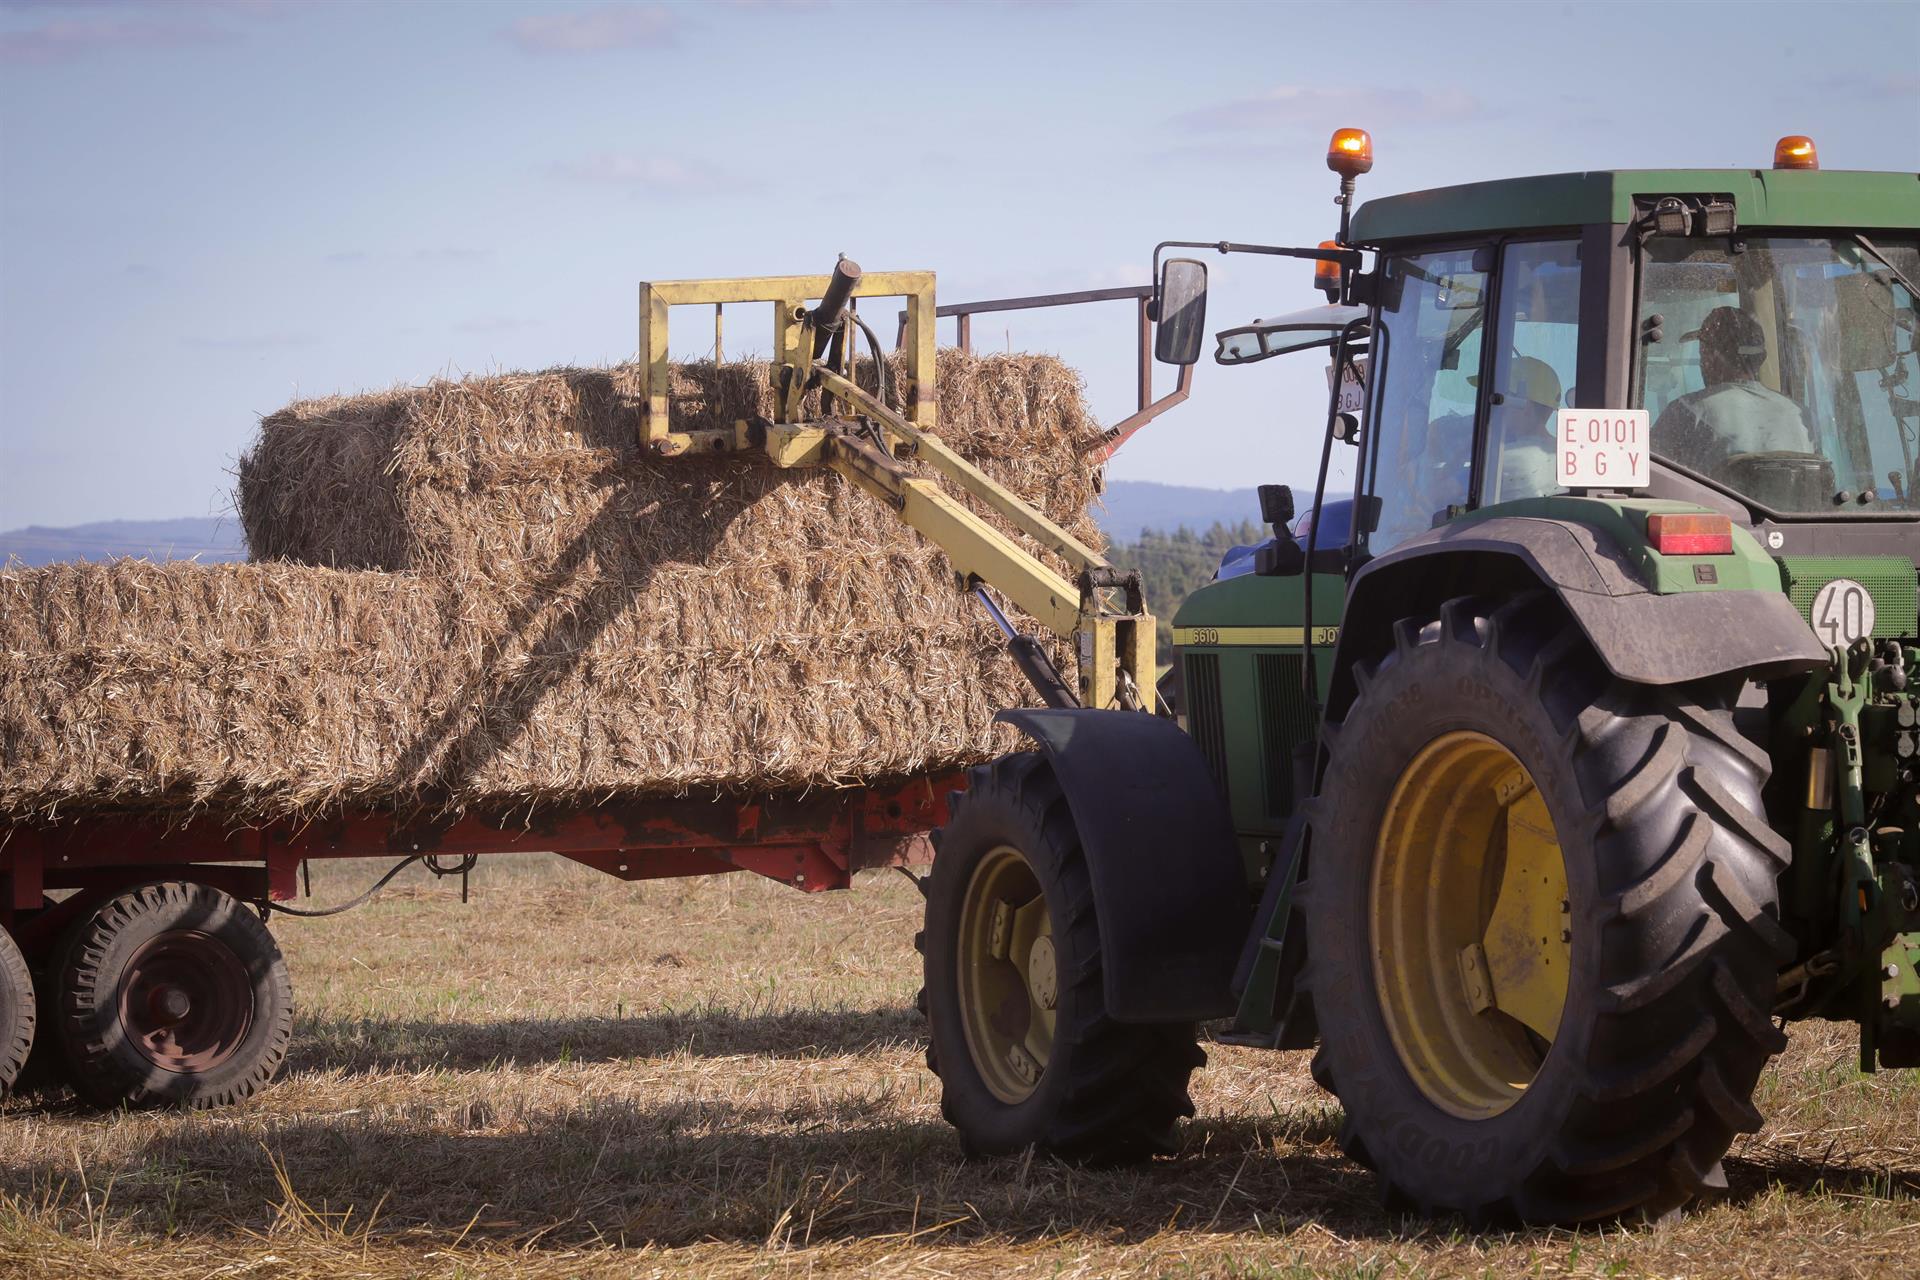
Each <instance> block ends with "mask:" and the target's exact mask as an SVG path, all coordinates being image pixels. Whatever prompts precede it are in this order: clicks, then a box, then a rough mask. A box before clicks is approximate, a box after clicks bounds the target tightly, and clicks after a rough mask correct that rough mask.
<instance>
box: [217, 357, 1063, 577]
mask: <svg viewBox="0 0 1920 1280" xmlns="http://www.w3.org/2000/svg"><path fill="white" fill-rule="evenodd" d="M769 370H770V366H768V365H766V364H764V363H740V364H727V365H714V364H711V363H702V364H683V365H676V366H675V367H674V376H673V386H672V399H673V405H674V407H673V414H674V421H675V424H676V425H677V426H681V427H684V428H687V429H694V428H700V427H715V426H724V425H730V424H731V423H732V422H733V421H734V420H735V419H738V418H744V417H753V416H756V415H768V414H770V413H771V412H772V409H773V399H772V392H771V390H770V386H771V378H770V375H769ZM936 385H937V388H938V392H937V395H938V403H939V426H938V433H939V435H940V437H941V438H942V439H943V440H945V441H946V442H947V443H948V444H950V445H952V446H953V447H954V448H955V449H956V450H958V451H959V452H960V453H962V454H963V455H965V456H966V457H967V458H968V459H969V460H971V461H973V462H974V463H975V464H976V465H978V466H980V467H981V468H982V469H983V470H985V471H986V472H987V473H988V474H990V475H992V476H993V477H994V478H995V479H997V480H999V481H1000V482H1001V483H1003V484H1005V485H1007V486H1008V487H1010V488H1012V489H1014V490H1015V491H1016V492H1019V493H1020V494H1022V496H1024V497H1026V498H1027V499H1028V500H1029V501H1032V502H1035V503H1036V504H1038V505H1040V506H1041V507H1042V508H1043V509H1044V510H1045V511H1046V512H1047V513H1048V514H1049V515H1050V516H1051V517H1052V518H1053V519H1054V520H1056V521H1058V522H1060V523H1061V524H1063V525H1065V526H1067V527H1068V528H1069V529H1070V530H1072V531H1073V532H1075V533H1076V534H1078V535H1079V536H1081V537H1082V538H1083V539H1087V540H1091V539H1095V538H1097V537H1098V534H1097V530H1096V527H1095V525H1094V524H1093V523H1092V521H1091V519H1090V517H1089V516H1088V514H1087V506H1088V504H1089V503H1090V502H1091V501H1092V499H1093V497H1094V495H1095V493H1096V491H1097V478H1096V475H1095V470H1096V468H1095V465H1094V464H1093V463H1092V462H1090V461H1089V460H1088V457H1087V455H1086V453H1085V450H1086V448H1087V446H1088V445H1089V444H1090V443H1091V442H1092V441H1094V440H1095V439H1096V438H1097V436H1098V433H1099V426H1098V424H1096V423H1095V422H1094V421H1093V420H1092V418H1091V417H1090V416H1089V415H1088V414H1087V412H1086V409H1085V406H1084V403H1083V400H1082V398H1081V394H1080V382H1079V378H1078V375H1076V374H1075V373H1074V372H1073V370H1071V369H1070V368H1068V367H1067V366H1066V365H1064V364H1062V363H1061V362H1060V361H1058V360H1056V359H1054V358H1052V357H1049V356H1035V355H997V356H977V355H971V354H968V353H965V352H961V351H956V350H943V351H942V352H940V356H939V364H938V375H937V378H936ZM638 430H639V380H638V376H637V371H636V368H635V366H632V365H622V366H617V367H615V368H612V369H556V370H549V371H547V372H545V373H534V374H508V375H504V376H499V377H489V378H469V379H466V380H464V381H459V382H447V381H441V382H435V383H431V384H429V385H427V386H424V387H419V388H413V389H408V390H401V391H393V392H386V393H381V394H378V395H369V396H358V397H352V398H342V397H335V398H331V399H325V400H308V401H302V402H299V403H296V404H294V405H291V406H289V407H288V408H286V409H283V410H281V411H280V412H278V413H275V414H272V415H270V416H269V417H267V418H266V419H265V420H264V421H263V422H262V423H261V428H260V437H259V440H258V441H257V442H256V444H255V445H254V447H253V448H252V449H251V450H250V451H249V452H248V454H247V455H246V456H245V457H243V458H242V459H241V463H240V483H239V494H238V496H239V505H240V514H241V521H242V524H243V525H244V527H245V529H246V532H247V542H248V545H249V547H251V549H252V552H253V556H254V558H255V559H256V560H279V559H284V560H292V561H295V562H298V563H302V564H318V565H329V566H332V567H335V568H354V569H387V570H402V569H408V570H414V571H417V572H421V573H427V574H433V575H436V576H446V577H461V578H465V577H473V576H478V577H483V578H488V579H491V580H494V581H497V582H501V583H512V584H523V583H528V582H533V583H538V584H543V587H542V589H545V585H550V584H551V582H552V581H553V579H554V578H555V576H556V575H559V576H560V577H564V578H567V579H573V578H575V577H577V576H579V575H580V574H582V573H585V574H587V575H589V576H593V577H603V576H607V575H615V576H623V577H626V578H629V579H637V578H640V577H647V578H649V579H658V578H660V577H662V576H665V577H672V576H674V575H677V574H679V573H680V572H682V570H683V569H685V568H688V567H698V568H699V569H701V570H703V571H708V572H710V571H713V570H716V569H723V568H738V569H740V570H742V571H743V572H744V574H745V575H746V576H747V578H748V579H757V578H758V577H759V576H760V575H761V572H762V568H763V566H767V565H769V564H774V563H778V564H786V563H789V562H790V561H791V560H792V558H793V557H795V556H796V555H797V556H802V557H804V556H806V555H807V554H809V553H811V552H813V551H815V550H822V551H826V552H840V553H842V554H845V553H851V552H854V551H855V550H858V551H860V552H861V553H863V554H881V555H885V554H889V553H893V552H901V553H907V552H910V551H913V550H916V549H918V548H920V547H921V546H922V545H923V544H922V543H921V541H920V539H919V537H918V535H916V534H915V533H913V532H912V531H911V530H910V529H908V528H906V526H904V525H903V524H901V523H900V521H899V520H898V519H897V518H895V517H894V516H893V515H892V514H891V513H889V512H887V511H886V510H884V509H883V508H881V507H880V506H879V505H878V504H877V503H875V502H874V501H873V500H872V499H871V498H869V497H867V496H866V495H865V494H862V493H859V492H856V491H851V490H850V489H849V488H848V487H847V486H844V485H843V484H842V483H841V482H840V481H839V480H838V479H837V478H836V477H834V476H833V475H831V474H830V473H827V472H825V471H822V470H809V471H801V472H781V471H778V470H776V469H774V468H772V467H770V466H768V465H766V464H765V463H764V462H762V463H759V464H758V465H756V464H755V463H754V462H753V461H752V460H751V459H743V458H740V457H738V456H734V457H725V458H718V459H707V458H678V459H671V460H662V459H657V458H652V457H648V456H644V455H643V454H642V453H641V451H640V449H639V446H638V441H637V434H638ZM770 557H771V560H770V559H769V558H770ZM816 576H817V575H816ZM660 585H662V584H659V583H656V584H655V587H654V589H655V590H657V589H659V587H660ZM740 586H741V589H743V590H745V589H749V586H750V584H749V583H748V582H742V583H741V584H740ZM669 593H671V589H670V588H669Z"/></svg>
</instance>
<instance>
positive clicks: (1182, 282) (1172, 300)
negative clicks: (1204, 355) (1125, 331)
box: [1153, 258, 1207, 365]
mask: <svg viewBox="0 0 1920 1280" xmlns="http://www.w3.org/2000/svg"><path fill="white" fill-rule="evenodd" d="M1154 303H1155V310H1154V321H1155V324H1154V335H1153V357H1154V359H1156V360H1158V361H1160V363H1162V364H1177V365H1190V364H1194V363H1197V362H1198V361H1199V359H1200V348H1201V346H1202V345H1203V344H1204V343H1205V342H1206V340H1207V264H1206V263H1204V262H1201V261H1200V260H1199V259H1198V258H1168V259H1167V260H1166V261H1165V262H1163V263H1161V264H1160V279H1159V280H1158V281H1157V282H1156V284H1155V286H1154Z"/></svg>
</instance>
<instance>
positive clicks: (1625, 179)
mask: <svg viewBox="0 0 1920 1280" xmlns="http://www.w3.org/2000/svg"><path fill="white" fill-rule="evenodd" d="M1705 194H1717V195H1731V196H1732V197H1733V200H1734V216H1735V217H1736V218H1737V219H1738V220H1739V223H1740V225H1741V226H1742V227H1766V226H1774V227H1840V228H1859V229H1862V230H1872V229H1879V228H1888V229H1893V228H1911V227H1920V174H1912V173H1866V172H1848V171H1840V170H1826V171H1808V170H1774V169H1627V170H1612V171H1604V172H1595V173H1559V174H1550V175H1547V176H1543V177H1532V178H1505V179H1501V180H1499V181H1495V182H1474V183H1467V184H1464V185H1462V186H1457V187H1437V188H1435V189H1433V190H1431V191H1414V192H1410V193H1408V194H1406V195H1398V196H1384V197H1382V198H1380V199H1378V200H1369V201H1367V202H1366V203H1365V204H1363V205H1361V206H1360V208H1359V209H1358V210H1357V211H1356V212H1355V213H1354V215H1353V232H1352V236H1353V240H1354V242H1355V243H1356V244H1381V243H1386V242H1391V241H1396V240H1412V239H1432V238H1436V237H1444V236H1453V235H1466V234H1470V233H1473V232H1477V231H1520V230H1528V229H1535V228H1546V227H1574V226H1582V225H1585V224H1587V223H1620V222H1630V221H1632V219H1633V201H1634V198H1635V197H1636V196H1644V195H1705Z"/></svg>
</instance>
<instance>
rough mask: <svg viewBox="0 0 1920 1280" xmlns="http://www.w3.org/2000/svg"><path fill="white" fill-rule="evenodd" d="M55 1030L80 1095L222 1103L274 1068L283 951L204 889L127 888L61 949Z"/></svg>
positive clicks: (239, 910) (111, 1101)
mask: <svg viewBox="0 0 1920 1280" xmlns="http://www.w3.org/2000/svg"><path fill="white" fill-rule="evenodd" d="M55 985H56V987H57V990H58V992H59V997H58V998H59V1033H60V1042H61V1047H62V1049H63V1050H64V1056H65V1059H66V1066H67V1075H68V1077H69V1079H70V1080H71V1081H72V1083H73V1087H74V1089H75V1091H77V1092H78V1093H79V1094H80V1096H81V1097H83V1098H85V1099H86V1100H87V1101H89V1102H91V1103H93V1104H94V1105H96V1106H102V1107H117V1106H123V1105H124V1106H130V1107H160V1106H175V1107H191V1108H204V1107H218V1106H227V1105H230V1104H232V1103H235V1102H238V1101H240V1100H241V1099H243V1098H246V1097H249V1096H251V1095H252V1094H253V1093H255V1092H257V1091H258V1090H260V1089H261V1088H263V1087H265V1085H266V1084H267V1082H268V1081H270V1080H271V1079H272V1078H273V1076H274V1073H275V1072H277V1071H278V1070H279V1068H280V1064H281V1062H282V1060H284V1059H285V1057H286V1054H287V1045H288V1042H289V1041H290V1040H291V1039H292V1034H293V988H292V983H291V980H290V979H289V977H288V974H287V962H286V959H285V958H284V957H283V956H282V955H281V954H280V948H279V947H278V946H277V945H276V944H275V943H274V940H273V935H272V934H271V933H269V932H268V931H267V926H266V925H265V924H264V923H262V921H261V920H260V917H259V916H257V915H255V914H254V913H253V912H252V911H250V910H248V909H247V907H246V906H245V905H244V904H242V903H241V902H240V901H239V900H237V899H235V898H233V897H232V896H230V895H228V894H226V893H223V892H221V891H220V890H218V889H215V888H213V887H211V886H209V885H204V884H194V883H190V882H187V881H179V880H169V881H163V882H159V883H155V884H147V885H141V886H140V887H138V888H135V889H129V890H127V891H126V892H125V893H122V894H119V895H117V896H115V897H113V898H110V899H108V900H107V901H106V902H104V903H102V904H101V905H100V906H99V908H98V909H96V910H95V911H94V912H93V913H92V914H90V915H88V916H85V917H83V918H82V919H80V920H79V921H78V922H77V923H76V924H75V926H74V928H73V931H72V933H71V934H70V935H69V936H68V938H67V939H66V941H65V943H64V945H63V946H62V948H61V955H60V959H59V964H58V969H57V973H56V975H55Z"/></svg>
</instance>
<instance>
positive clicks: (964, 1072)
mask: <svg viewBox="0 0 1920 1280" xmlns="http://www.w3.org/2000/svg"><path fill="white" fill-rule="evenodd" d="M934 842H935V848H936V849H937V851H938V853H937V856H936V857H935V859H934V864H933V872H932V876H931V880H930V883H929V884H928V887H927V911H926V928H925V929H924V931H923V932H922V933H921V935H920V937H919V938H918V939H917V940H916V941H917V945H918V946H919V947H920V950H921V952H922V953H923V958H924V971H925V979H926V986H925V989H924V991H923V993H922V995H923V1000H924V1006H925V1010H926V1013H927V1018H928V1022H929V1029H930V1032H931V1037H930V1044H929V1047H928V1050H927V1065H928V1066H929V1067H931V1068H932V1069H933V1071H934V1074H935V1075H937V1076H939V1077H940V1083H941V1101H940V1107H941V1111H942V1113H943V1114H944V1115H945V1116H946V1118H947V1120H948V1122H949V1123H951V1124H952V1125H953V1126H954V1128H956V1129H957V1130H959V1133H960V1141H961V1145H962V1146H963V1148H964V1149H965V1150H966V1151H967V1152H968V1153H969V1154H970V1155H984V1156H992V1155H1007V1154H1012V1153H1015V1152H1020V1151H1024V1150H1026V1149H1028V1148H1029V1147H1037V1148H1039V1149H1041V1150H1044V1151H1048V1152H1051V1153H1053V1154H1056V1155H1059V1156H1062V1157H1065V1158H1067V1159H1072V1160H1079V1161H1085V1162H1089V1163H1097V1164H1111V1163H1119V1162H1124V1161H1130V1160H1139V1159H1145V1158H1147V1157H1149V1156H1153V1155H1156V1154H1161V1153H1167V1152H1171V1151H1172V1150H1173V1149H1174V1145H1175V1129H1176V1126H1177V1125H1178V1123H1179V1121H1180V1119H1181V1117H1183V1116H1191V1115H1192V1114H1193V1102H1192V1100H1191V1099H1190V1098H1189V1097H1188V1096H1187V1081H1188V1078H1189V1077H1190V1076H1191V1075H1192V1074H1193V1069H1194V1068H1195V1067H1197V1066H1199V1065H1200V1064H1201V1063H1202V1062H1204V1061H1205V1060H1206V1055H1205V1054H1204V1053H1202V1052H1201V1050H1200V1046H1199V1045H1198V1044H1197V1043H1196V1041H1195V1037H1194V1028H1193V1026H1192V1024H1190V1023H1180V1024H1164V1025H1140V1024H1129V1023H1120V1022H1115V1021H1114V1020H1113V1019H1112V1018H1110V1017H1109V1016H1108V1015H1107V1009H1106V997H1105V992H1104V988H1103V985H1102V982H1103V972H1102V968H1101V959H1100V931H1099V926H1098V923H1097V921H1096V919H1095V915H1094V901H1093V884H1092V880H1091V878H1090V877H1089V875H1088V871H1087V865H1086V855H1085V853H1084V852H1083V851H1082V849H1081V846H1080V839H1079V836H1078V833H1077V832H1076V830H1075V828H1074V823H1073V815H1072V813H1071V812H1070V811H1069V809H1068V807H1067V800H1066V796H1065V795H1064V793H1063V792H1062V791H1061V789H1060V784H1059V782H1058V781H1057V780H1056V779H1055V777H1054V773H1053V770H1052V768H1051V767H1050V766H1049V765H1048V764H1047V762H1046V760H1045V758H1044V757H1042V756H1040V755H1039V754H1037V753H1034V752H1022V753H1019V754H1016V755H1009V756H1005V757H1002V758H1001V759H1000V760H997V761H995V762H994V763H993V764H992V765H989V766H983V767H981V768H977V769H975V770H974V771H973V773H972V775H971V777H970V779H969V781H968V790H967V791H966V792H965V794H964V795H962V796H959V797H957V798H956V800H955V802H954V809H953V818H952V821H951V822H950V823H949V824H948V825H947V826H946V828H945V829H943V830H942V831H940V832H937V833H936V834H935V836H934Z"/></svg>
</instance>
